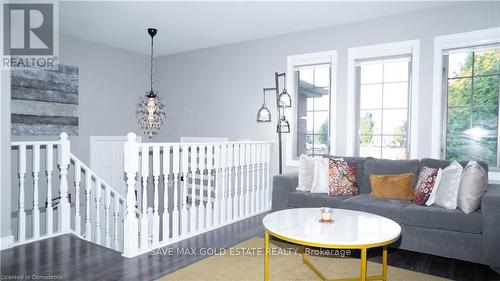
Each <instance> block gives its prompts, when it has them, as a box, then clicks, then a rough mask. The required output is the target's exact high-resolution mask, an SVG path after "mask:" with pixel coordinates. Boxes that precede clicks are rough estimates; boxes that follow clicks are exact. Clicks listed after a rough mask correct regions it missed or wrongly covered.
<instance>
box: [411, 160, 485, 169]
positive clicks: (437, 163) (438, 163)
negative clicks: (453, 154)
mask: <svg viewBox="0 0 500 281" xmlns="http://www.w3.org/2000/svg"><path fill="white" fill-rule="evenodd" d="M458 163H460V165H462V167H464V168H465V166H467V164H468V163H469V161H459V162H458ZM478 163H479V165H481V167H483V168H484V170H485V171H486V173H488V164H486V162H483V161H478ZM450 164H451V161H450V160H438V159H431V158H423V159H421V160H420V163H419V165H418V170H419V171H420V170H421V169H422V167H424V166H426V167H429V168H441V169H444V168H446V167H448V166H449V165H450Z"/></svg>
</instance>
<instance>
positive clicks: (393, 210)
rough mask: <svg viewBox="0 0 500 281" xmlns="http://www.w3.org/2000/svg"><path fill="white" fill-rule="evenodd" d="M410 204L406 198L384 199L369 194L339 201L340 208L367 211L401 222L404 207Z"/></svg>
mask: <svg viewBox="0 0 500 281" xmlns="http://www.w3.org/2000/svg"><path fill="white" fill-rule="evenodd" d="M411 204H412V203H411V202H410V201H408V200H398V199H384V198H377V197H373V196H371V195H369V194H360V195H357V196H354V197H350V198H347V199H345V200H343V201H342V202H340V208H342V209H349V210H356V211H363V212H368V213H372V214H376V215H380V216H384V217H387V218H389V219H392V220H394V221H395V222H397V223H401V222H402V220H403V212H404V208H405V207H408V206H410V205H411Z"/></svg>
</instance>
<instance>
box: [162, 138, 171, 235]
mask: <svg viewBox="0 0 500 281" xmlns="http://www.w3.org/2000/svg"><path fill="white" fill-rule="evenodd" d="M169 178H170V146H164V147H163V214H162V221H163V224H162V225H163V231H162V241H167V239H169V238H170V212H169V210H168V206H169V205H168V204H169V203H168V187H169V184H170V181H169Z"/></svg>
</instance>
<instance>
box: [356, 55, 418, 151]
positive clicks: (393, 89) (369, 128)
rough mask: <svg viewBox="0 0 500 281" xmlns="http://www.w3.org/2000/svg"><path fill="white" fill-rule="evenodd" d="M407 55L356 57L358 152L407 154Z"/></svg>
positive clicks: (408, 90)
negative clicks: (384, 57) (362, 58)
mask: <svg viewBox="0 0 500 281" xmlns="http://www.w3.org/2000/svg"><path fill="white" fill-rule="evenodd" d="M410 76H411V60H410V58H409V57H407V56H405V57H399V58H390V59H389V58H388V59H372V60H369V61H357V66H356V79H357V80H356V81H357V82H356V90H357V98H358V106H357V108H358V117H357V118H358V120H357V127H358V147H357V151H358V155H359V156H364V157H366V156H371V157H377V158H386V159H406V158H408V157H409V147H408V120H409V100H410V82H409V81H410Z"/></svg>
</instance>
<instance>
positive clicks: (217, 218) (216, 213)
mask: <svg viewBox="0 0 500 281" xmlns="http://www.w3.org/2000/svg"><path fill="white" fill-rule="evenodd" d="M214 162H215V170H214V181H215V191H214V193H215V198H214V225H219V224H220V222H221V219H220V205H221V204H220V200H221V196H220V194H219V192H220V188H219V186H220V181H219V179H220V145H218V144H217V145H215V146H214Z"/></svg>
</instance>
